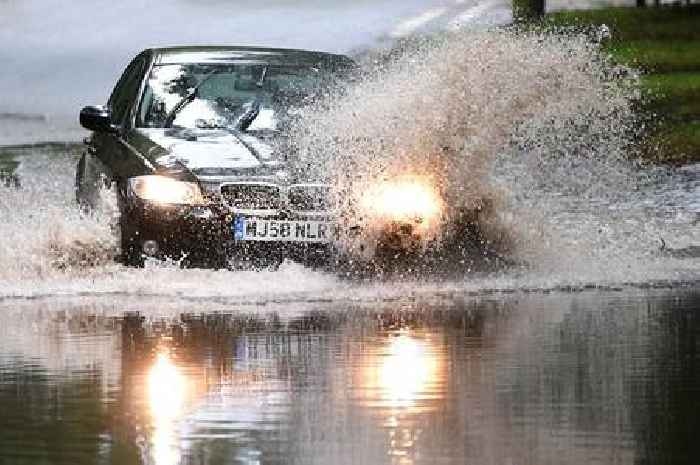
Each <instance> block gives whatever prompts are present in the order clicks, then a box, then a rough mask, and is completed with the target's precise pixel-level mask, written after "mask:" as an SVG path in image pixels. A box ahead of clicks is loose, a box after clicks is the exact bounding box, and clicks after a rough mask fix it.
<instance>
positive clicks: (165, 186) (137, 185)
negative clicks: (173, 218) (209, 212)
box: [129, 175, 204, 205]
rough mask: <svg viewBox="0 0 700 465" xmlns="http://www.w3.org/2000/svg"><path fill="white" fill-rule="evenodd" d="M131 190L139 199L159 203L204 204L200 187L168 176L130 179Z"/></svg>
mask: <svg viewBox="0 0 700 465" xmlns="http://www.w3.org/2000/svg"><path fill="white" fill-rule="evenodd" d="M129 188H130V190H131V192H133V193H134V194H135V195H136V196H137V197H138V198H140V199H143V200H150V201H152V202H157V203H171V204H178V205H197V204H202V203H203V202H204V197H203V196H202V192H201V190H200V189H199V186H198V185H197V184H196V183H193V182H184V181H178V180H177V179H173V178H169V177H167V176H158V175H149V176H137V177H135V178H131V179H129Z"/></svg>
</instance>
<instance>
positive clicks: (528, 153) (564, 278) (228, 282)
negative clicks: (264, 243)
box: [0, 0, 700, 465]
mask: <svg viewBox="0 0 700 465" xmlns="http://www.w3.org/2000/svg"><path fill="white" fill-rule="evenodd" d="M204 3H206V4H207V8H206V11H205V9H202V7H201V4H202V2H192V1H190V0H179V1H177V2H173V5H174V6H172V9H171V10H167V11H164V10H163V9H162V8H161V6H156V5H145V4H143V2H136V1H132V0H129V1H126V2H121V3H119V4H116V3H115V4H113V5H110V6H109V7H106V6H103V5H97V4H93V3H91V2H85V1H82V0H80V1H78V2H74V3H73V4H72V5H73V6H72V8H65V6H64V4H63V3H62V2H54V1H45V2H37V1H26V2H18V1H15V0H5V1H3V0H0V9H2V12H3V13H6V14H4V15H3V14H0V59H2V60H3V62H5V63H9V64H8V66H9V68H10V69H12V70H14V71H15V72H13V73H3V74H0V85H1V86H2V87H3V88H4V89H10V90H11V91H8V92H6V94H5V95H4V98H3V99H2V101H1V102H0V170H5V171H7V172H12V173H13V174H12V177H7V178H3V179H0V411H1V412H2V414H0V465H4V464H34V463H42V464H44V463H50V464H73V463H85V464H93V463H100V464H112V463H114V464H133V463H144V464H157V465H163V464H168V465H169V464H178V463H182V464H224V463H244V464H276V463H280V464H281V463H300V464H301V463H304V464H306V463H319V464H321V463H323V464H326V463H366V464H383V463H392V464H414V463H415V464H418V463H426V464H432V463H445V464H447V463H478V464H549V463H551V464H567V463H571V464H594V463H595V464H599V463H604V464H607V463H619V464H628V463H629V464H632V463H634V464H645V463H650V464H651V463H653V464H658V463H669V464H670V463H694V460H695V459H696V457H697V455H698V452H700V451H699V450H698V446H696V442H697V441H696V440H695V432H696V429H697V427H698V426H699V425H698V418H700V416H699V415H698V414H700V411H699V410H700V409H699V407H698V406H699V405H700V402H698V401H697V399H696V396H697V393H698V390H699V389H700V384H699V383H700V376H699V375H698V369H699V368H700V358H699V356H698V347H699V346H698V339H697V338H698V336H699V335H700V313H698V310H699V309H700V226H699V223H698V221H699V220H700V165H689V166H683V167H678V168H653V167H649V166H645V165H639V164H636V160H635V157H634V146H633V144H632V142H633V141H634V139H635V137H636V135H637V129H638V128H639V126H640V125H639V119H638V118H637V117H638V115H636V114H635V113H634V108H635V104H636V102H637V100H636V98H637V97H635V95H637V92H636V91H635V89H636V87H635V82H634V81H635V79H636V75H635V72H634V71H633V70H626V71H625V72H624V73H621V72H619V69H617V68H615V69H611V68H610V67H609V66H608V64H606V61H605V59H604V58H602V57H601V56H600V55H599V54H598V51H597V45H596V44H595V43H592V42H591V40H590V38H589V37H583V36H577V35H570V36H566V35H561V36H557V35H551V36H542V37H537V36H528V35H523V36H519V35H517V34H515V33H511V32H508V31H488V32H483V31H481V32H478V31H477V32H475V31H471V30H469V28H468V27H465V25H468V24H469V23H472V22H473V23H474V24H476V25H482V26H483V25H492V24H502V23H504V22H507V21H508V20H509V10H508V5H506V7H505V8H504V4H503V2H500V1H499V0H494V1H490V0H489V1H485V2H482V1H474V2H471V1H468V0H467V1H464V0H449V1H448V0H444V1H443V0H436V1H431V0H411V1H406V2H393V1H386V2H384V1H382V2H368V1H355V2H347V1H337V2H320V1H316V0H305V1H304V2H294V4H292V3H291V2H285V1H284V0H270V1H264V2H257V3H256V4H255V5H254V6H248V7H244V6H240V5H234V4H233V3H231V2H221V1H215V0H211V1H209V2H204ZM561 3H566V2H561ZM212 11H216V12H218V13H219V14H217V15H212V14H211V12H212ZM76 12H78V13H79V14H78V13H76ZM115 17H118V18H122V19H123V21H122V22H121V23H117V22H113V20H112V19H113V18H115ZM154 17H158V18H161V19H162V20H161V21H153V18H154ZM124 23H128V24H130V25H131V30H130V31H129V34H125V32H124V31H125V27H124ZM475 29H478V28H475ZM300 30H303V33H302V32H300ZM430 30H439V31H443V32H444V31H447V32H446V35H445V37H446V39H445V41H444V43H443V44H442V45H441V46H427V47H426V50H418V51H417V52H416V54H414V55H411V53H409V54H408V55H407V58H408V60H407V61H404V62H403V63H404V65H403V66H402V65H401V63H402V62H401V60H398V65H397V66H395V68H394V69H391V68H387V69H383V68H382V66H381V65H380V66H379V68H380V69H379V70H373V71H377V73H376V76H377V77H376V79H374V80H371V79H370V80H367V82H362V83H360V84H359V85H357V86H356V87H354V88H352V89H350V90H349V92H348V95H349V97H348V98H346V99H345V100H343V99H340V100H339V101H337V102H335V103H336V105H335V106H333V108H332V109H333V110H334V111H327V112H319V113H317V114H314V115H312V117H311V118H307V120H306V124H307V126H306V127H305V129H306V130H307V131H306V132H304V131H301V132H300V134H307V135H310V139H314V140H315V141H316V142H317V143H316V144H315V145H313V146H312V147H311V148H310V149H309V150H308V152H307V153H306V155H307V156H310V157H312V158H313V159H314V160H315V162H317V163H319V162H332V163H329V164H330V165H333V164H334V163H335V166H336V167H340V169H341V171H342V170H344V169H345V167H346V166H351V167H352V166H357V165H361V166H362V167H372V166H373V165H372V164H371V163H364V162H366V161H367V158H368V157H369V158H371V161H372V162H373V163H374V162H377V161H381V162H387V163H388V162H396V163H398V162H399V161H405V160H408V161H415V160H424V159H426V157H427V156H428V155H436V154H439V157H437V158H436V159H437V160H438V161H440V162H442V163H437V164H434V165H435V166H441V167H443V168H444V170H443V171H438V172H436V175H440V176H442V177H443V178H444V181H445V185H446V186H448V187H449V189H447V192H448V193H449V194H450V195H451V197H450V198H451V199H452V200H453V201H455V202H456V201H463V200H465V199H466V200H469V199H470V197H469V195H473V198H479V199H481V198H486V199H488V200H489V201H491V202H493V204H494V205H496V206H497V207H498V208H496V209H495V213H496V214H495V215H494V217H493V218H492V219H493V223H492V225H494V228H493V230H492V231H491V232H492V233H493V234H494V235H497V234H501V233H503V235H504V237H505V236H507V237H508V238H509V239H511V240H512V244H511V245H512V248H511V250H510V251H509V252H511V255H509V258H510V259H512V260H511V261H509V262H508V263H509V265H508V266H505V267H502V268H498V269H492V270H489V271H485V270H476V269H471V268H470V267H468V266H463V267H461V268H460V269H459V270H460V271H459V273H456V274H454V275H450V276H447V277H446V276H444V275H440V274H439V273H436V274H435V275H431V274H430V273H414V274H408V275H406V276H392V277H390V278H388V279H384V278H382V279H370V280H365V279H347V278H344V277H341V276H338V275H337V274H336V273H334V272H332V271H328V270H323V269H311V268H305V267H303V266H301V265H299V264H296V263H292V262H290V261H285V262H284V263H283V264H282V265H281V267H280V269H279V270H278V271H274V272H273V271H263V272H254V271H237V272H232V271H228V270H207V269H181V267H180V266H179V264H178V263H177V262H174V261H172V260H170V261H164V262H158V261H149V262H147V263H146V267H145V268H144V269H132V268H127V267H125V266H123V265H121V264H120V263H118V262H117V261H116V260H115V257H117V256H118V255H119V246H118V237H117V236H118V234H117V232H116V229H117V228H116V221H117V218H116V209H115V201H116V199H115V196H114V195H113V194H114V192H110V191H108V190H106V191H105V192H103V194H104V197H105V198H104V199H103V200H104V202H103V203H104V205H102V206H101V207H102V208H100V209H98V210H97V211H96V212H95V213H94V214H90V215H88V214H84V213H83V212H81V211H79V209H78V208H77V207H76V204H75V192H74V179H75V177H74V176H75V166H76V162H77V160H78V157H79V156H80V154H81V152H82V150H83V149H84V148H83V147H82V146H81V145H79V144H77V143H76V141H78V140H79V139H80V138H81V137H82V136H83V135H84V132H83V131H82V130H81V129H79V128H77V121H76V118H75V116H76V114H77V110H78V108H80V106H81V105H83V104H93V103H101V102H103V101H104V99H105V96H106V93H107V92H108V91H109V88H110V87H111V86H112V84H113V82H114V80H115V79H116V76H117V75H118V73H119V71H120V70H121V69H122V67H123V65H124V64H125V62H126V61H127V60H128V58H130V57H131V56H132V55H133V54H134V53H136V52H137V51H138V50H141V49H143V48H144V47H146V46H155V45H165V44H173V43H181V44H195V43H212V42H221V43H246V44H251V43H255V44H258V45H268V46H280V45H283V46H292V47H304V48H314V49H318V48H322V49H324V50H329V51H336V52H353V51H357V50H362V49H366V48H367V47H374V46H382V45H387V44H389V43H391V42H392V41H393V40H396V39H401V38H405V37H410V36H412V35H414V34H416V33H420V32H425V31H430ZM85 38H90V40H86V39H85ZM49 42H51V43H52V44H53V46H52V47H51V48H47V47H46V44H47V43H49ZM319 44H320V46H319ZM431 47H432V48H431ZM378 56H381V53H379V54H378ZM411 60H414V61H411ZM378 61H381V60H378ZM612 71H615V72H612ZM373 75H374V74H373ZM623 81H624V83H623ZM627 81H629V82H627ZM621 83H622V84H621ZM339 135H342V136H347V138H348V139H349V140H351V141H352V143H351V144H350V145H349V146H348V145H345V146H340V147H338V146H333V144H331V143H328V144H319V143H318V141H319V140H321V141H323V140H324V138H325V140H328V141H330V140H339V139H342V138H340V137H335V136H339ZM311 136H312V137H311ZM44 141H52V142H53V143H51V144H37V145H24V146H17V145H16V144H33V143H37V142H44ZM64 142H67V143H64ZM302 142H303V140H302ZM11 145H14V146H11ZM386 147H390V149H388V150H387V149H386ZM331 149H334V150H335V151H336V153H335V155H336V157H335V158H333V154H332V152H333V150H331ZM402 157H404V158H405V160H404V158H402ZM360 162H362V163H360ZM309 166H310V165H309ZM381 168H383V166H382V164H381V163H379V164H378V165H376V166H374V169H375V171H381ZM363 169H364V168H363ZM355 173H356V174H358V173H363V174H364V178H365V179H372V176H373V175H374V174H376V173H374V172H373V171H372V170H370V169H365V170H364V171H358V170H357V169H355ZM496 226H497V227H496ZM435 271H436V272H439V271H440V270H435Z"/></svg>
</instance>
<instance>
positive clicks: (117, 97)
mask: <svg viewBox="0 0 700 465" xmlns="http://www.w3.org/2000/svg"><path fill="white" fill-rule="evenodd" d="M145 65H146V60H145V59H144V58H141V57H139V58H136V59H134V61H132V62H131V63H130V64H129V66H127V68H126V70H125V71H124V74H122V77H121V78H120V79H119V82H117V85H116V86H115V87H114V91H112V95H111V96H110V97H109V102H108V105H109V107H110V109H111V111H112V122H114V123H115V124H119V125H121V124H123V123H124V120H125V119H126V117H127V116H128V113H129V109H130V108H131V106H132V105H133V104H134V102H135V100H136V97H137V94H138V92H139V88H140V85H141V81H142V78H143V71H144V67H145Z"/></svg>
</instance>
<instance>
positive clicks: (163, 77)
mask: <svg viewBox="0 0 700 465" xmlns="http://www.w3.org/2000/svg"><path fill="white" fill-rule="evenodd" d="M332 82H333V75H332V73H331V72H330V71H328V70H324V69H321V68H315V67H312V66H308V65H306V66H299V65H297V66H285V65H268V64H184V65H182V64H177V65H174V64H167V65H157V66H154V67H153V69H152V71H151V75H150V76H149V79H148V83H147V85H146V88H145V90H144V93H143V97H142V99H141V103H140V105H139V112H138V116H137V125H138V126H140V127H150V128H163V127H169V126H177V127H184V128H199V129H215V128H236V129H247V130H249V131H255V130H277V129H279V126H280V124H282V123H283V122H284V120H285V118H287V117H288V116H289V115H290V114H293V113H294V110H295V109H299V108H300V107H303V106H305V105H308V104H309V103H310V102H312V101H313V100H314V99H315V98H316V97H318V96H320V95H321V94H322V93H323V90H324V89H327V88H328V86H330V85H331V83H332Z"/></svg>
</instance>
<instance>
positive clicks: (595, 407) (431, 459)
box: [0, 287, 700, 464]
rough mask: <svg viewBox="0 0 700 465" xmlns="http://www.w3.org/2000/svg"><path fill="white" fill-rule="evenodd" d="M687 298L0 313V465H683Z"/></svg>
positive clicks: (96, 307) (55, 303)
mask: <svg viewBox="0 0 700 465" xmlns="http://www.w3.org/2000/svg"><path fill="white" fill-rule="evenodd" d="M698 308H700V293H699V292H698V288H697V287H695V288H687V287H686V288H680V289H676V290H673V291H670V290H644V289H626V290H624V291H617V292H600V291H586V292H581V293H557V292H555V293H522V292H515V293H508V294H502V293H495V294H484V295H481V296H467V295H461V296H460V295H452V296H432V297H424V298H418V299H415V298H408V299H394V300H383V301H382V300H375V301H365V302H360V301H356V302H353V303H347V302H346V303H334V302H297V303H283V304H279V303H278V304H276V303H273V302H271V303H268V304H267V305H265V306H263V307H257V306H241V305H231V304H225V303H218V302H215V301H210V302H199V303H191V304H189V305H183V304H182V302H180V303H174V302H173V301H169V300H168V299H150V300H149V299H139V300H137V299H124V300H123V301H118V302H115V301H113V300H111V299H81V300H80V301H75V300H73V301H69V300H66V301H61V300H59V299H54V300H38V301H3V302H1V303H0V328H1V329H0V409H2V411H3V415H2V416H1V417H0V463H8V464H9V463H53V464H64V463H65V464H69V463H70V464H74V463H86V464H87V463H115V464H118V463H124V464H127V463H128V464H133V463H152V464H175V463H192V464H194V463H196V464H223V463H246V464H248V463H250V464H253V463H266V464H268V463H306V464H308V463H319V464H320V463H367V464H381V463H397V464H412V463H416V464H418V463H426V464H427V463H431V464H432V463H446V464H447V463H481V464H491V463H492V464H504V463H518V464H547V463H557V464H564V463H571V464H593V463H619V464H628V463H629V464H632V463H655V464H660V463H691V462H692V461H693V460H692V457H696V455H697V452H699V451H698V446H697V441H696V439H695V431H696V429H697V427H698V418H700V416H698V413H700V412H699V411H698V406H699V405H700V403H698V401H697V399H696V396H697V392H698V389H700V385H699V384H698V383H699V382H700V378H698V376H697V373H698V369H700V356H699V354H698V337H699V336H700V314H699V313H698V312H697V310H698Z"/></svg>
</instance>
